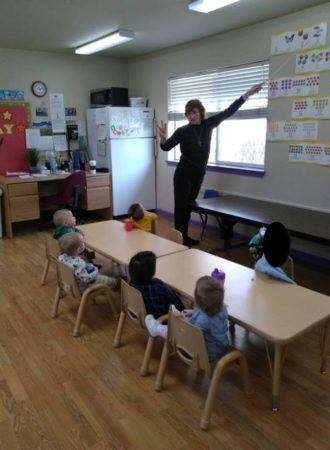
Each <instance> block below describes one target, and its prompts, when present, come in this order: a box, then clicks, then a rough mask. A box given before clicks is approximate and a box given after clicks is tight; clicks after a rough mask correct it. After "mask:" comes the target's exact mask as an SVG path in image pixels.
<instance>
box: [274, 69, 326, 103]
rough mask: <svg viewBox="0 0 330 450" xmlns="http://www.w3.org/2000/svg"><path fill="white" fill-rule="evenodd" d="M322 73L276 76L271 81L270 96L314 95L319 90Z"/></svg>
mask: <svg viewBox="0 0 330 450" xmlns="http://www.w3.org/2000/svg"><path fill="white" fill-rule="evenodd" d="M319 85H320V74H318V73H312V74H309V75H302V76H296V77H282V78H274V79H272V80H270V81H269V97H273V98H275V97H290V96H306V95H314V94H317V93H318V92H319Z"/></svg>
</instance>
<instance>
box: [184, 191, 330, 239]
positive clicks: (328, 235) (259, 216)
mask: <svg viewBox="0 0 330 450" xmlns="http://www.w3.org/2000/svg"><path fill="white" fill-rule="evenodd" d="M191 208H192V211H194V212H197V213H199V214H200V215H201V219H202V223H203V230H202V235H203V233H204V230H205V227H206V225H207V218H208V215H212V216H215V218H216V219H218V223H219V225H221V223H220V222H219V219H221V221H224V222H225V223H226V224H227V225H228V226H229V227H231V228H232V227H233V226H234V225H235V223H236V222H242V223H246V224H250V225H257V226H262V225H269V224H270V223H272V222H275V221H276V222H282V223H283V225H285V226H286V228H287V229H288V230H289V231H290V233H291V235H292V236H297V237H299V238H302V239H306V240H310V241H314V242H318V243H321V244H324V245H328V246H330V214H329V213H325V212H320V211H313V210H310V209H304V208H298V207H294V206H289V205H283V204H279V203H274V202H267V201H262V200H256V199H252V198H246V197H240V196H236V195H227V194H223V195H220V196H219V197H213V198H207V199H201V200H197V201H195V202H194V203H192V204H191ZM230 234H231V233H229V235H230Z"/></svg>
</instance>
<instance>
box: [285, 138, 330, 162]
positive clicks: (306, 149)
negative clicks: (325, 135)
mask: <svg viewBox="0 0 330 450" xmlns="http://www.w3.org/2000/svg"><path fill="white" fill-rule="evenodd" d="M289 160H290V161H291V162H307V163H313V164H325V165H330V144H321V143H315V144H311V143H306V142H299V143H297V144H291V145H289Z"/></svg>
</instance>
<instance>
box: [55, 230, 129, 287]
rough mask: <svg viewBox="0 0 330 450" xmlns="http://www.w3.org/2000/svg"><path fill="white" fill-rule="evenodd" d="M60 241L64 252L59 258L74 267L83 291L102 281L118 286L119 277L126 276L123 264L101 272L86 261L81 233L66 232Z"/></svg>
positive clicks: (103, 269) (79, 285) (111, 285)
mask: <svg viewBox="0 0 330 450" xmlns="http://www.w3.org/2000/svg"><path fill="white" fill-rule="evenodd" d="M58 243H59V246H60V250H61V252H62V253H61V255H60V256H59V257H58V259H59V261H62V262H64V263H65V264H67V265H68V266H70V267H72V268H73V269H74V276H75V278H76V280H77V283H78V287H79V291H80V292H81V293H82V292H84V290H85V289H87V288H88V287H89V286H90V285H91V284H93V283H102V284H106V285H108V286H110V287H111V288H116V287H117V286H118V284H119V278H120V277H123V276H125V269H124V268H123V267H122V266H119V265H113V266H111V267H110V268H108V269H106V268H102V273H100V272H99V269H98V268H97V267H96V266H95V265H94V264H92V263H90V262H88V263H86V261H85V260H83V259H82V258H81V256H80V255H81V254H82V253H83V251H84V249H85V243H84V238H83V235H82V234H81V233H76V232H71V233H66V234H64V235H63V236H62V237H61V238H60V239H59V241H58Z"/></svg>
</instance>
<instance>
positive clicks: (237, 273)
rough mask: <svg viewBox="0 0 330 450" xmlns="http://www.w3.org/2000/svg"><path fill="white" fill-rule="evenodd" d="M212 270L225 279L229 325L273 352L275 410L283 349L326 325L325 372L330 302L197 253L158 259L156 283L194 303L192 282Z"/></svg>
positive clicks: (324, 344)
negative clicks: (258, 339) (260, 340)
mask: <svg viewBox="0 0 330 450" xmlns="http://www.w3.org/2000/svg"><path fill="white" fill-rule="evenodd" d="M215 267H218V268H220V269H222V270H224V271H225V273H226V282H225V287H226V293H225V303H226V304H227V305H228V313H229V317H230V319H231V320H232V321H233V322H235V323H238V324H239V325H241V326H242V327H244V328H246V329H247V330H250V331H253V332H254V333H255V334H257V335H259V336H261V337H262V338H264V339H265V340H266V341H269V342H272V343H273V344H274V346H275V354H274V362H273V385H272V399H273V409H274V410H276V409H277V401H278V395H279V384H280V375H281V365H282V354H283V348H284V347H285V346H286V345H287V344H289V343H290V342H292V341H293V340H294V339H297V338H298V337H299V336H300V335H302V334H303V333H306V332H307V331H309V330H310V329H311V328H313V327H315V326H317V325H324V329H323V330H322V336H321V340H322V345H321V350H322V363H321V371H323V372H325V369H326V357H327V342H328V339H327V332H328V328H329V326H328V323H329V319H330V298H329V297H328V296H326V295H322V294H319V293H318V292H314V291H311V290H309V289H306V288H303V287H301V286H298V285H296V284H287V283H284V282H281V281H278V280H273V279H271V278H269V277H267V276H265V275H263V274H257V273H255V272H254V270H252V269H249V268H247V267H244V266H241V265H240V264H236V263H233V262H231V261H228V260H226V259H223V258H219V257H218V256H215V255H211V254H209V253H205V252H202V251H200V250H187V251H185V252H180V253H175V254H173V255H168V256H164V257H163V258H160V259H159V260H158V261H157V271H156V277H157V278H160V279H161V280H163V281H164V282H165V283H167V284H169V285H170V286H171V287H172V288H173V289H175V290H176V291H178V292H179V293H180V294H182V295H183V296H185V297H187V298H189V299H190V300H193V299H194V289H195V284H196V281H197V280H198V278H200V277H201V276H203V275H208V274H210V273H211V271H212V270H213V269H214V268H215Z"/></svg>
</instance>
